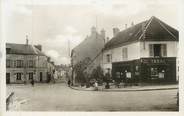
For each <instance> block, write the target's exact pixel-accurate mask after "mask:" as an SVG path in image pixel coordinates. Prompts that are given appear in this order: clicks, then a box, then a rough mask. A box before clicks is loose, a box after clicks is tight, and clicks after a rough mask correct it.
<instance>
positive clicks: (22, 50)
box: [6, 43, 45, 56]
mask: <svg viewBox="0 0 184 116" xmlns="http://www.w3.org/2000/svg"><path fill="white" fill-rule="evenodd" d="M6 48H9V51H8V54H23V55H42V56H44V55H45V54H44V53H43V52H41V51H40V50H38V49H37V48H36V47H34V46H33V45H29V44H28V45H26V44H15V43H6Z"/></svg>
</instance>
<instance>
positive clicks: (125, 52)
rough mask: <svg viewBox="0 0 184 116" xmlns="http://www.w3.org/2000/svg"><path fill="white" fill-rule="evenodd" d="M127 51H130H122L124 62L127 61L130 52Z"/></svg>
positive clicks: (125, 49) (124, 49)
mask: <svg viewBox="0 0 184 116" xmlns="http://www.w3.org/2000/svg"><path fill="white" fill-rule="evenodd" d="M127 51H128V50H127V48H123V49H122V57H123V60H126V59H127V58H128V52H127Z"/></svg>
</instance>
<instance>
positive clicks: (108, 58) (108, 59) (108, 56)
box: [106, 54, 111, 63]
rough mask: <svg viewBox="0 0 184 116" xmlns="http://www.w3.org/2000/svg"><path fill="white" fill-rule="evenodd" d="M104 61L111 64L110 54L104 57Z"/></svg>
mask: <svg viewBox="0 0 184 116" xmlns="http://www.w3.org/2000/svg"><path fill="white" fill-rule="evenodd" d="M106 58H107V59H106V60H107V63H109V62H111V55H110V54H107V56H106Z"/></svg>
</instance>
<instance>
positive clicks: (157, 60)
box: [151, 59, 165, 63]
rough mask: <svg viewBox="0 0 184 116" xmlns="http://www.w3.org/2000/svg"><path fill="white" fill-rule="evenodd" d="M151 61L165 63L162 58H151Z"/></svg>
mask: <svg viewBox="0 0 184 116" xmlns="http://www.w3.org/2000/svg"><path fill="white" fill-rule="evenodd" d="M151 63H165V60H164V59H151Z"/></svg>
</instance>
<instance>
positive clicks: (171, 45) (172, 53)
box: [140, 41, 178, 57]
mask: <svg viewBox="0 0 184 116" xmlns="http://www.w3.org/2000/svg"><path fill="white" fill-rule="evenodd" d="M144 44H145V49H144ZM149 44H166V45H167V57H177V51H178V48H177V46H178V42H173V41H159V42H158V41H155V42H154V41H152V42H151V41H149V42H145V43H144V42H140V47H141V48H140V53H141V54H140V57H150V55H149Z"/></svg>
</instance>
